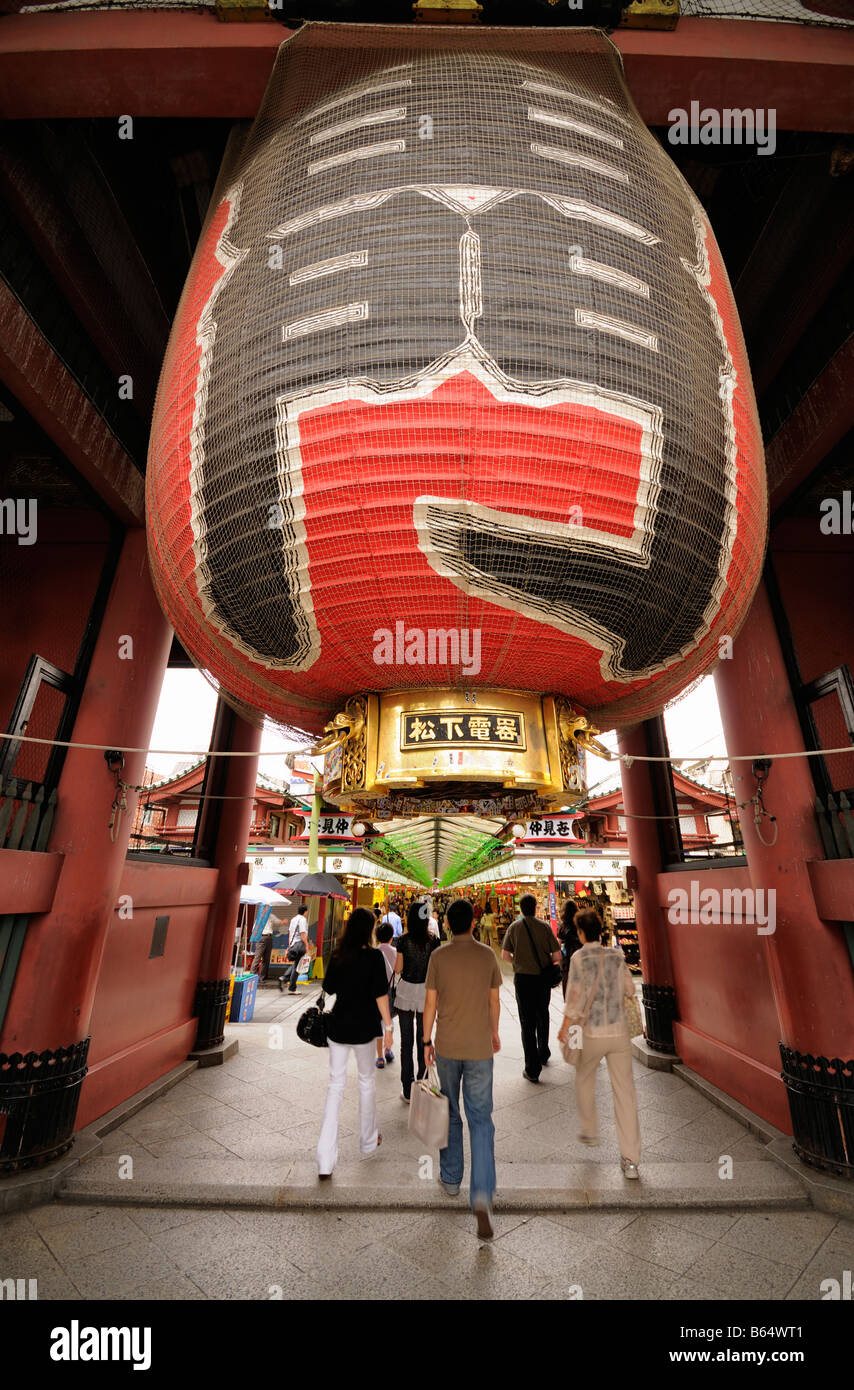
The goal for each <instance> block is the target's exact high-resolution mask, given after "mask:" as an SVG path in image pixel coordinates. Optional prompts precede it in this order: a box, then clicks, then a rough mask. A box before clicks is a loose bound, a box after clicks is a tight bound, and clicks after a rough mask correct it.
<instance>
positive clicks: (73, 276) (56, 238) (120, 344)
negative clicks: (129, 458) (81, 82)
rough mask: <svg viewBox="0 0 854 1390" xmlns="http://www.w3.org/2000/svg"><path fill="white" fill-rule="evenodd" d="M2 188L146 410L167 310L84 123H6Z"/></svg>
mask: <svg viewBox="0 0 854 1390" xmlns="http://www.w3.org/2000/svg"><path fill="white" fill-rule="evenodd" d="M0 193H2V194H3V195H4V197H5V199H6V202H7V204H8V205H9V207H10V208H11V209H12V211H13V212H14V214H15V218H16V220H17V221H18V223H19V225H20V227H21V229H22V231H23V232H24V234H25V235H26V237H27V240H28V241H29V242H30V243H31V245H32V246H33V248H34V249H35V250H36V252H37V253H38V255H39V257H40V258H41V260H42V261H43V262H44V264H45V266H46V267H47V269H48V271H49V272H50V275H51V278H52V279H53V281H54V282H55V284H56V285H57V287H58V288H59V290H60V292H61V293H62V295H63V297H64V298H65V300H66V301H67V303H68V304H69V306H70V307H71V309H72V310H73V311H74V313H75V315H76V317H77V318H78V319H79V320H80V323H81V324H82V326H83V328H84V329H85V331H86V334H87V336H88V337H89V338H90V340H91V341H92V343H93V344H94V345H95V347H96V348H97V349H98V351H99V353H100V354H101V356H102V357H103V359H104V361H105V362H106V363H107V365H108V366H109V367H111V368H112V369H113V371H114V372H115V375H116V377H119V376H121V375H124V374H128V375H130V376H131V377H132V378H133V397H132V399H133V401H134V405H135V407H136V409H137V410H138V411H139V412H140V413H141V414H142V416H143V418H144V419H146V420H148V419H149V418H150V416H151V410H152V407H153V403H154V392H155V390H156V388H157V378H158V375H159V372H160V363H161V361H162V358H163V353H164V352H165V350H166V341H167V339H168V336H169V319H168V317H167V315H166V312H165V310H164V308H163V305H162V304H161V302H160V299H159V297H158V294H157V291H156V289H155V287H154V284H153V281H152V279H151V276H150V274H149V272H148V268H147V266H146V265H145V262H144V261H143V259H142V257H141V255H140V253H139V251H138V250H137V247H136V245H135V243H134V240H133V237H132V235H131V232H130V230H129V228H128V226H127V224H126V222H125V221H124V219H123V217H122V214H121V212H120V210H119V208H118V206H117V204H116V201H115V199H114V198H113V196H112V193H111V192H110V189H109V186H108V184H107V182H106V180H105V179H104V177H103V175H102V173H101V171H100V169H99V168H98V165H97V163H96V161H95V160H94V159H93V157H92V154H91V152H90V151H89V149H88V148H87V146H86V145H85V143H84V142H83V141H82V140H81V139H80V138H79V132H77V131H73V132H71V131H67V130H65V131H59V132H52V131H51V132H49V131H48V129H47V128H46V127H44V126H37V127H36V128H35V129H33V128H32V127H31V126H29V125H26V126H22V125H11V124H9V125H6V127H5V128H4V130H3V133H2V135H0Z"/></svg>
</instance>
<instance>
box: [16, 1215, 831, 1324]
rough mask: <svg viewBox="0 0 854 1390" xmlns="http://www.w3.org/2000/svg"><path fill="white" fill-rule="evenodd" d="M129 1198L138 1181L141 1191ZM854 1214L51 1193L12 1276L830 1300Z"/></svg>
mask: <svg viewBox="0 0 854 1390" xmlns="http://www.w3.org/2000/svg"><path fill="white" fill-rule="evenodd" d="M129 1197H130V1194H129ZM852 1268H854V1223H852V1222H846V1221H840V1220H837V1219H836V1218H835V1217H833V1216H829V1215H827V1214H825V1213H824V1212H818V1211H779V1210H775V1211H767V1210H764V1209H761V1208H760V1209H757V1210H755V1211H748V1212H739V1211H734V1210H731V1209H730V1210H726V1209H721V1210H716V1211H697V1210H694V1209H687V1208H683V1209H681V1210H662V1211H655V1212H649V1213H639V1212H636V1211H632V1210H630V1209H624V1210H621V1211H587V1212H569V1213H564V1212H547V1213H545V1214H542V1215H528V1216H526V1215H525V1214H524V1213H522V1212H502V1213H499V1214H498V1215H497V1216H496V1218H495V1239H494V1240H493V1241H491V1242H488V1243H486V1242H485V1243H481V1242H479V1241H478V1240H477V1238H476V1236H475V1234H474V1222H473V1218H472V1217H471V1215H470V1214H469V1213H467V1212H463V1211H460V1210H448V1211H434V1212H430V1211H427V1212H416V1211H406V1210H403V1211H401V1210H396V1209H392V1210H387V1211H354V1210H343V1209H342V1210H338V1211H335V1210H332V1211H289V1212H282V1211H258V1210H247V1209H244V1208H235V1209H231V1210H228V1211H226V1210H207V1211H205V1210H200V1209H199V1208H198V1207H178V1206H157V1207H150V1206H137V1205H127V1206H122V1207H119V1206H100V1207H99V1206H89V1205H78V1204H76V1203H65V1202H60V1203H53V1204H52V1205H49V1206H42V1207H35V1208H32V1209H31V1210H30V1211H27V1212H15V1213H12V1214H10V1215H5V1216H0V1279H28V1280H29V1279H37V1280H38V1297H39V1299H41V1300H49V1299H86V1300H90V1299H110V1300H112V1299H131V1300H137V1299H164V1300H184V1299H206V1298H209V1299H225V1298H227V1299H269V1298H273V1297H280V1298H284V1299H286V1300H288V1299H303V1298H309V1297H315V1298H327V1299H331V1298H338V1299H353V1300H358V1299H377V1298H382V1299H400V1298H435V1299H454V1300H456V1299H490V1300H498V1299H531V1298H554V1299H563V1298H577V1297H579V1290H580V1294H581V1296H582V1297H583V1298H584V1299H587V1300H591V1299H640V1300H668V1301H669V1300H677V1301H678V1300H694V1299H701V1298H710V1299H715V1300H721V1301H726V1300H730V1299H750V1300H755V1301H760V1302H768V1301H771V1300H793V1299H809V1300H817V1299H820V1298H821V1284H822V1281H823V1280H825V1279H830V1278H833V1279H837V1280H838V1281H839V1282H840V1284H841V1282H842V1279H843V1274H844V1271H845V1270H846V1269H848V1270H850V1269H852Z"/></svg>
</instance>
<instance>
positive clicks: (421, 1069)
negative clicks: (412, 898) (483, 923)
mask: <svg viewBox="0 0 854 1390" xmlns="http://www.w3.org/2000/svg"><path fill="white" fill-rule="evenodd" d="M429 920H430V907H429V904H428V903H426V902H423V903H412V904H411V906H410V908H409V912H408V913H407V915H406V931H405V932H404V934H403V936H401V937H399V938H398V942H397V960H396V961H395V967H394V968H395V971H396V973H397V974H398V975H399V976H400V980H399V982H398V986H397V993H396V994H395V1001H394V1002H395V1012H396V1013H397V1016H398V1018H399V1019H400V1082H401V1085H402V1087H403V1090H402V1092H401V1099H402V1100H405V1101H406V1104H407V1105H408V1104H409V1097H410V1095H411V1093H412V1082H413V1065H412V1044H413V1041H415V1030H416V1028H417V1045H418V1080H419V1081H420V1080H421V1078H422V1076H423V1075H424V1073H425V1071H426V1068H425V1066H424V997H425V994H426V992H427V985H426V980H427V962H428V961H429V959H430V953H431V952H432V951H433V950H435V948H436V947H437V946H439V945H440V944H441V943H440V941H439V938H438V937H435V936H431V935H430V933H429V931H428V927H427V924H428V922H429Z"/></svg>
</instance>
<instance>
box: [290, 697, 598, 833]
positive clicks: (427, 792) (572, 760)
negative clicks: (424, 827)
mask: <svg viewBox="0 0 854 1390" xmlns="http://www.w3.org/2000/svg"><path fill="white" fill-rule="evenodd" d="M597 732H598V730H596V729H592V728H591V727H590V726H589V724H588V722H587V719H586V718H585V717H584V716H583V715H582V714H580V713H579V712H578V711H577V710H575V709H573V707H572V706H571V705H570V703H569V701H568V700H567V699H566V698H565V697H564V696H562V695H533V694H531V693H530V691H518V690H476V691H462V690H454V689H437V690H425V689H423V688H421V689H418V690H395V691H388V692H385V693H383V694H381V695H378V694H370V693H366V694H359V695H353V696H351V698H350V699H349V700H348V701H347V703H346V705H345V706H344V709H343V711H342V712H341V713H340V714H337V715H336V716H335V718H334V719H333V720H331V721H330V723H329V724H327V726H326V731H325V737H324V739H323V741H322V742H321V743H320V745H319V746H318V747H317V748H316V749H315V752H316V753H321V752H322V753H324V754H325V767H324V776H323V794H324V797H325V798H326V800H327V801H329V802H331V803H332V804H333V805H336V806H339V807H340V808H341V810H342V811H350V812H355V813H357V814H360V815H365V816H369V817H370V818H371V819H373V820H385V819H390V818H394V817H397V816H408V815H432V814H437V813H440V814H452V813H454V812H460V813H463V812H464V813H468V814H474V815H485V816H496V815H507V816H512V815H520V814H521V813H523V812H524V813H533V814H536V813H538V812H541V811H547V810H549V809H551V808H554V807H557V806H565V807H572V806H573V805H575V804H576V803H577V802H578V801H580V800H581V799H582V797H583V795H584V791H585V770H584V759H583V749H584V748H585V747H588V748H591V749H593V751H597V752H598V751H601V752H605V750H604V749H600V748H599V747H598V746H597V745H596V744H595V742H594V741H593V738H592V736H593V735H594V734H595V733H597Z"/></svg>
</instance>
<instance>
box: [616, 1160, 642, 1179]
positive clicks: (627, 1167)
mask: <svg viewBox="0 0 854 1390" xmlns="http://www.w3.org/2000/svg"><path fill="white" fill-rule="evenodd" d="M620 1167H621V1168H622V1170H623V1177H624V1178H638V1177H640V1174H639V1173H638V1165H637V1164H636V1163H632V1161H631V1159H630V1158H621V1159H620Z"/></svg>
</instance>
